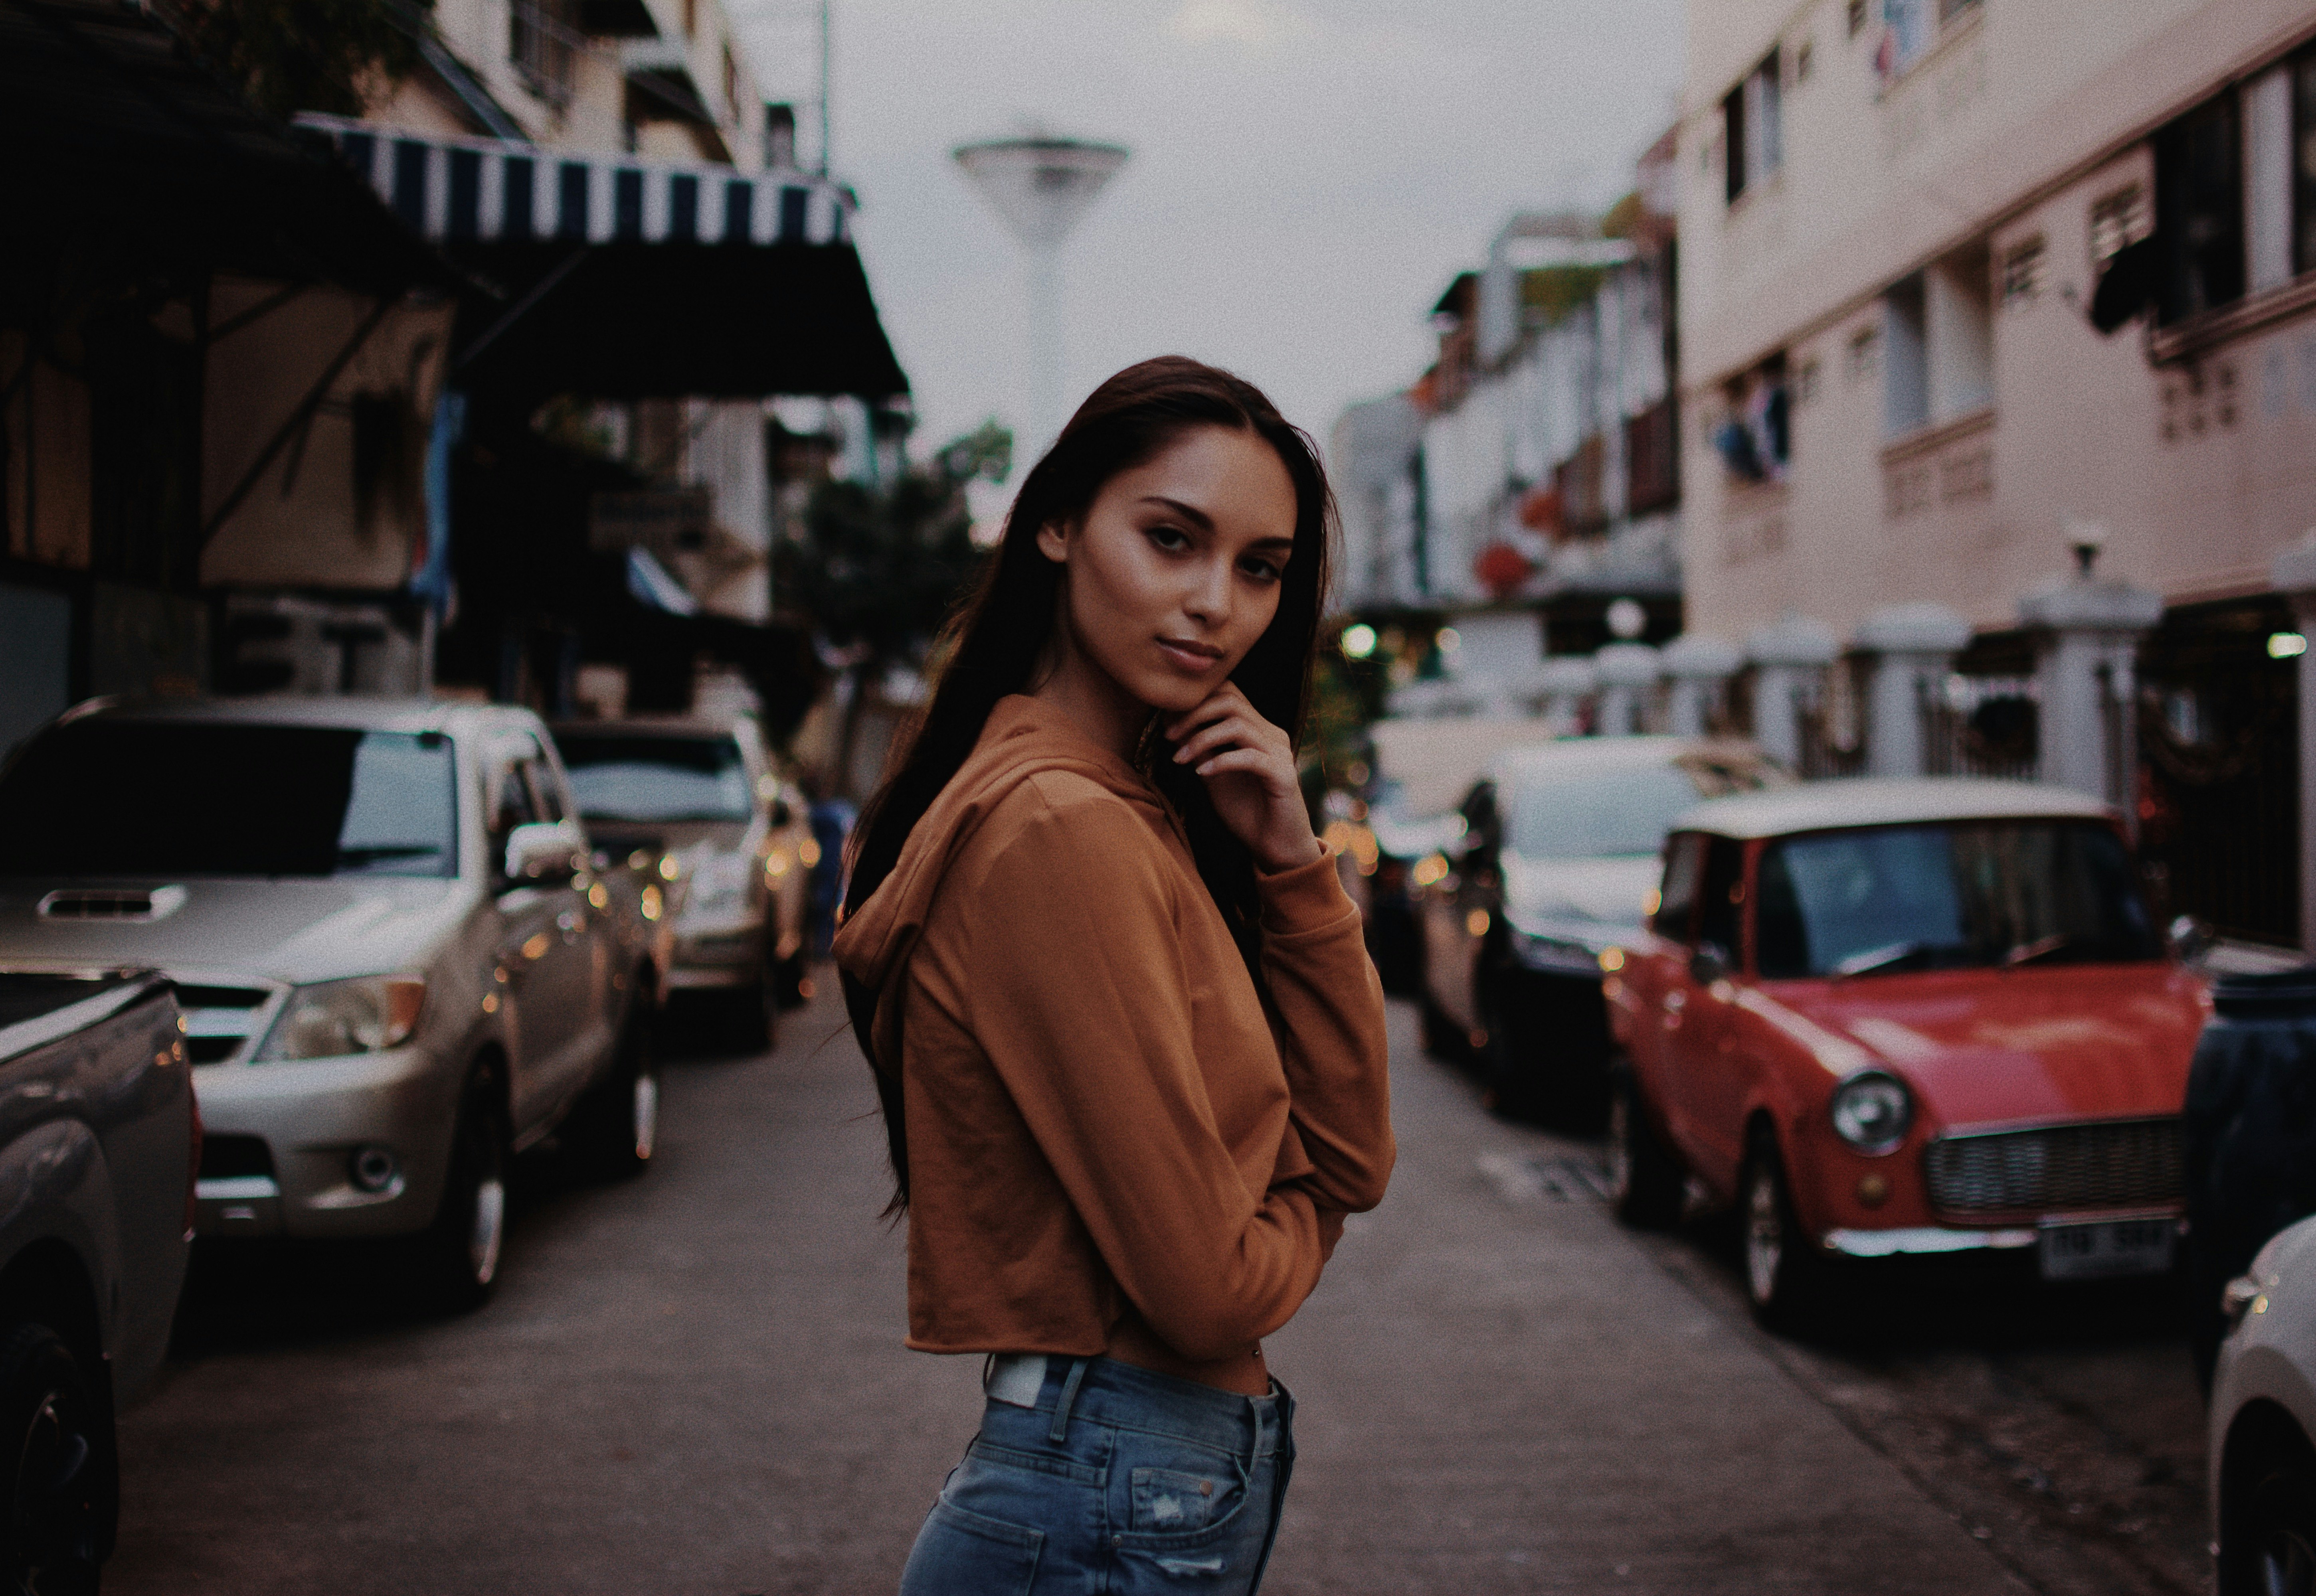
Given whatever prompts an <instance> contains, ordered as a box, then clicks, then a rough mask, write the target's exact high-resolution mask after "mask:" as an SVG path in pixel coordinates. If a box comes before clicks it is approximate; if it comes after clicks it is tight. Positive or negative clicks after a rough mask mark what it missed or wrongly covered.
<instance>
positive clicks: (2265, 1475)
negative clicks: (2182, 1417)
mask: <svg viewBox="0 0 2316 1596" xmlns="http://www.w3.org/2000/svg"><path fill="white" fill-rule="evenodd" d="M2222 1307H2223V1308H2224V1311H2225V1312H2226V1314H2227V1317H2228V1318H2229V1319H2230V1321H2231V1325H2232V1328H2231V1332H2230V1334H2229V1335H2228V1337H2227V1339H2226V1340H2225V1341H2223V1342H2222V1343H2220V1349H2219V1361H2218V1365H2217V1368H2216V1370H2215V1371H2214V1377H2213V1381H2212V1410H2211V1430H2210V1435H2211V1442H2210V1453H2209V1457H2210V1460H2211V1467H2210V1479H2211V1493H2212V1529H2213V1539H2214V1545H2215V1547H2217V1554H2218V1562H2219V1586H2220V1596H2311V1593H2312V1592H2316V1219H2303V1220H2301V1221H2300V1222H2299V1223H2298V1224H2295V1225H2294V1226H2292V1227H2291V1228H2288V1229H2285V1230H2283V1231H2281V1232H2279V1233H2278V1234H2277V1235H2276V1236H2275V1237H2272V1238H2270V1240H2269V1241H2268V1243H2267V1246H2264V1247H2262V1248H2261V1249H2260V1250H2259V1254H2258V1256H2257V1257H2256V1258H2254V1259H2253V1260H2252V1264H2251V1268H2250V1270H2249V1272H2247V1273H2245V1274H2244V1275H2242V1276H2240V1277H2239V1278H2238V1279H2236V1280H2233V1281H2230V1282H2229V1283H2228V1286H2227V1288H2226V1290H2225V1292H2224V1295H2223V1297H2222Z"/></svg>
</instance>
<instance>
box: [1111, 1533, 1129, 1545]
mask: <svg viewBox="0 0 2316 1596" xmlns="http://www.w3.org/2000/svg"><path fill="white" fill-rule="evenodd" d="M1109 1544H1110V1545H1112V1546H1114V1547H1122V1546H1124V1545H1125V1544H1126V1537H1124V1536H1123V1535H1113V1536H1111V1537H1110V1538H1109Z"/></svg>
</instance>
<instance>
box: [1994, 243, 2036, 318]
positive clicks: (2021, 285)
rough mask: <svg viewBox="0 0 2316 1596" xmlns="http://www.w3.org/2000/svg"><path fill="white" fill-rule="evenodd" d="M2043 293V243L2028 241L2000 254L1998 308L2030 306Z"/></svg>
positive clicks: (2014, 308) (2013, 308) (2012, 308)
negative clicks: (2000, 288)
mask: <svg viewBox="0 0 2316 1596" xmlns="http://www.w3.org/2000/svg"><path fill="white" fill-rule="evenodd" d="M2042 292H2043V241H2042V239H2041V238H2039V237H2036V238H2029V239H2027V241H2026V242H2025V243H2023V244H2012V245H2011V246H2010V247H2009V249H2007V250H2005V251H2003V253H2002V308H2003V309H2005V310H2016V309H2018V308H2020V307H2021V306H2027V305H2032V304H2033V303H2034V302H2035V299H2036V298H2037V297H2040V296H2041V294H2042Z"/></svg>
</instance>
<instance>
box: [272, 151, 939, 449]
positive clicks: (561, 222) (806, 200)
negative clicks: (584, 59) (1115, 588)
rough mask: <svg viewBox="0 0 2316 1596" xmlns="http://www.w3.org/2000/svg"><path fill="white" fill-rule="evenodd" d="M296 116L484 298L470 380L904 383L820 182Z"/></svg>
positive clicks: (878, 393)
mask: <svg viewBox="0 0 2316 1596" xmlns="http://www.w3.org/2000/svg"><path fill="white" fill-rule="evenodd" d="M298 124H299V126H300V128H301V129H303V130H304V132H305V135H306V137H309V138H315V139H326V140H327V141H328V142H329V143H330V144H331V145H333V146H334V147H335V148H336V150H337V151H338V153H339V154H340V155H341V156H342V157H343V159H344V161H345V162H346V163H347V164H350V165H351V166H352V168H353V170H354V172H355V173H356V174H357V175H358V176H360V177H361V179H362V180H363V181H365V182H368V183H369V184H370V187H371V188H373V189H374V190H376V191H377V192H378V194H379V198H380V199H383V200H384V201H385V202H386V205H387V208H388V209H389V210H391V211H393V212H394V213H395V215H396V216H397V217H400V218H401V219H402V220H403V221H404V222H405V223H406V224H407V225H408V226H409V227H410V228H411V229H412V230H413V231H414V232H415V233H417V234H419V235H421V236H423V238H425V239H426V240H427V241H428V242H429V243H431V244H432V245H433V246H434V247H435V248H436V249H437V250H439V251H440V252H441V254H442V255H443V256H445V257H447V258H448V259H449V260H450V261H451V262H455V263H456V264H458V265H459V267H461V268H463V269H465V270H467V271H468V272H469V273H471V274H472V275H473V277H474V279H476V281H477V283H478V284H480V285H482V286H483V287H484V288H486V289H487V290H488V291H489V293H490V294H491V296H492V300H491V302H490V303H489V304H488V305H487V306H485V305H482V304H479V303H477V304H470V305H468V306H464V307H463V308H462V309H461V312H460V320H459V336H458V352H457V354H456V356H455V358H454V360H453V369H452V376H451V380H452V382H453V384H454V385H455V386H458V387H459V388H460V389H461V390H462V391H466V392H469V393H475V394H478V395H490V394H496V395H502V396H504V397H507V398H509V399H510V400H512V401H520V402H522V403H530V402H533V401H535V400H537V399H539V398H540V397H543V396H545V395H551V394H585V395H593V396H595V397H597V398H604V399H621V398H645V397H651V396H665V397H673V396H681V395H690V396H698V397H715V396H726V397H743V396H752V395H766V394H851V395H860V396H861V397H864V398H883V397H888V396H891V395H898V394H904V393H906V392H907V391H908V386H909V383H908V378H907V377H906V376H905V375H904V374H903V372H902V370H901V368H900V366H899V364H898V362H896V361H895V359H894V358H893V350H892V345H891V343H890V341H887V340H886V336H885V331H884V328H883V326H882V325H881V324H880V323H879V321H878V319H877V306H876V301H875V299H874V297H873V296H872V295H871V294H870V292H869V280H868V278H867V276H866V274H865V273H864V272H863V271H862V270H861V268H860V256H859V254H858V253H856V252H855V250H854V248H853V245H852V239H851V214H852V209H853V200H852V197H851V194H850V193H849V192H847V191H845V190H844V189H843V188H842V187H841V186H840V185H838V184H836V183H833V182H829V181H828V180H827V179H826V178H823V177H815V176H813V175H811V174H809V173H802V172H797V171H793V170H789V171H778V170H775V171H763V172H743V171H740V170H739V169H737V168H735V167H731V166H716V165H709V164H679V163H674V162H665V161H638V160H636V159H634V158H632V157H630V156H627V155H600V154H589V153H586V152H575V151H566V150H558V149H543V148H541V147H539V146H537V145H530V144H516V143H512V142H507V141H503V140H499V139H491V138H441V137H422V136H419V135H414V134H410V133H406V132H404V131H402V130H400V129H392V128H384V127H380V126H379V125H377V124H375V123H370V122H360V121H353V120H348V119H346V118H343V117H330V116H320V115H307V116H301V117H300V118H298Z"/></svg>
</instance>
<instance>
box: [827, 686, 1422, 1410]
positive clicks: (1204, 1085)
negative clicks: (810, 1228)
mask: <svg viewBox="0 0 2316 1596" xmlns="http://www.w3.org/2000/svg"><path fill="white" fill-rule="evenodd" d="M1258 881H1259V888H1260V894H1261V903H1262V913H1261V930H1262V938H1261V941H1262V953H1261V961H1262V970H1263V974H1264V977H1265V980H1266V981H1267V983H1268V985H1269V1005H1268V1006H1266V1005H1265V1003H1264V1002H1263V1000H1262V998H1260V996H1259V995H1258V993H1257V991H1256V989H1255V985H1254V982H1253V981H1252V980H1251V979H1250V977H1249V976H1248V973H1247V969H1246V964H1245V962H1244V961H1243V959H1242V958H1241V957H1240V954H1239V952H1238V948H1237V945H1236V944H1234V942H1233V941H1232V939H1231V935H1230V932H1229V930H1228V929H1227V927H1225V924H1224V922H1223V918H1222V915H1221V913H1220V912H1219V911H1218V910H1217V909H1216V907H1215V903H1214V900H1213V899H1212V898H1211V897H1209V896H1208V895H1207V890H1206V888H1205V886H1204V885H1203V884H1202V883H1201V882H1200V881H1199V878H1198V870H1197V867H1196V865H1194V864H1193V862H1192V859H1191V856H1190V852H1189V845H1188V843H1187V842H1186V840H1185V839H1184V837H1183V835H1182V831H1181V829H1180V822H1179V820H1177V819H1176V817H1175V815H1174V813H1173V811H1172V810H1171V807H1170V806H1169V805H1168V804H1167V803H1166V802H1165V801H1164V800H1163V799H1162V797H1161V796H1160V795H1159V794H1158V792H1157V790H1156V789H1155V788H1154V786H1152V785H1151V784H1150V783H1149V782H1148V781H1147V780H1146V779H1145V777H1144V776H1142V775H1141V774H1140V773H1139V772H1137V771H1136V770H1135V769H1134V768H1133V767H1131V766H1130V765H1128V764H1127V762H1126V761H1125V760H1123V759H1120V758H1117V757H1116V756H1115V755H1113V754H1111V753H1109V751H1108V750H1106V749H1102V748H1100V746H1098V745H1097V744H1095V743H1094V742H1093V741H1091V740H1090V739H1088V738H1087V737H1086V736H1084V734H1083V733H1082V732H1079V731H1078V730H1077V729H1076V727H1075V726H1074V725H1073V723H1071V722H1070V721H1069V720H1068V719H1067V717H1066V716H1064V714H1062V712H1060V711H1059V710H1057V709H1055V708H1053V707H1051V706H1049V705H1045V704H1042V703H1040V702H1039V701H1038V700H1036V699H1033V698H1029V697H1026V696H1011V697H1008V698H1005V699H1003V700H1002V701H1000V703H999V704H998V705H997V707H996V709H995V710H994V711H993V713H992V714H991V715H990V718H989V723H988V725H987V726H986V728H985V729H984V732H983V734H982V737H981V740H980V742H979V743H978V745H977V746H976V747H975V750H974V752H973V754H972V755H971V757H970V758H968V759H967V760H966V763H965V765H964V766H963V767H961V768H960V769H959V770H958V774H957V775H956V776H955V777H953V778H952V779H951V780H950V782H949V785H948V786H947V787H945V788H944V789H943V790H942V792H941V794H940V797H939V798H938V799H937V800H935V802H934V803H933V804H932V806H931V808H930V809H929V810H928V811H926V812H925V814H924V816H923V818H922V819H921V820H919V821H918V822H917V824H916V826H915V828H914V829H913V830H912V831H911V833H910V835H909V838H908V841H907V843H906V845H905V846H904V847H903V849H902V853H901V857H900V860H899V863H898V864H897V865H896V866H895V869H894V871H893V873H892V874H891V875H890V876H889V877H887V878H886V880H885V881H884V882H882V883H881V884H880V885H879V886H878V887H877V890H876V891H875V892H874V893H872V894H871V895H870V896H869V900H868V901H867V902H866V903H864V904H862V905H861V906H860V909H859V910H858V911H857V912H856V913H854V914H853V915H852V916H851V918H848V919H847V920H846V922H845V924H844V927H843V929H842V931H841V932H840V933H839V935H838V936H837V938H836V947H835V952H836V957H837V960H838V962H839V963H840V964H841V965H842V968H843V969H844V970H845V971H846V972H847V973H848V974H850V975H851V976H852V977H853V978H854V979H856V980H859V981H860V982H861V983H862V984H863V985H864V986H866V987H867V988H868V989H870V990H871V991H873V992H875V993H876V994H877V1006H876V1011H875V1020H874V1023H873V1026H872V1031H871V1035H872V1037H873V1038H874V1040H875V1042H876V1047H877V1056H878V1058H880V1059H884V1060H890V1059H892V1058H893V1057H894V1056H895V1053H894V1050H895V1048H897V1049H898V1050H899V1056H900V1059H901V1075H902V1086H903V1091H904V1101H905V1106H906V1111H907V1138H908V1154H909V1175H910V1193H911V1194H910V1210H909V1231H908V1256H909V1265H908V1280H909V1335H908V1344H909V1345H910V1346H912V1347H915V1348H917V1349H919V1350H921V1351H924V1352H1057V1353H1064V1354H1068V1355H1074V1356H1091V1355H1094V1354H1097V1353H1109V1354H1110V1355H1113V1356H1118V1357H1121V1358H1124V1359H1126V1360H1127V1361H1132V1362H1136V1363H1139V1364H1142V1365H1144V1366H1145V1367H1155V1368H1160V1369H1162V1370H1166V1371H1168V1372H1173V1373H1178V1374H1182V1375H1185V1376H1188V1377H1189V1378H1193V1379H1205V1380H1207V1382H1208V1383H1212V1384H1217V1385H1228V1386H1237V1387H1245V1386H1246V1385H1247V1384H1248V1383H1249V1380H1250V1376H1251V1375H1253V1374H1258V1373H1259V1372H1260V1369H1261V1352H1260V1346H1259V1344H1258V1343H1259V1342H1260V1338H1261V1337H1262V1336H1264V1335H1267V1334H1269V1333H1270V1332H1272V1331H1273V1330H1275V1329H1277V1328H1278V1326H1281V1325H1283V1324H1285V1323H1286V1322H1287V1319H1288V1317H1291V1316H1292V1315H1293V1314H1294V1312H1295V1310H1296V1308H1299V1307H1300V1306H1301V1305H1302V1302H1303V1299H1305V1297H1307V1296H1308V1295H1309V1294H1310V1292H1311V1290H1312V1288H1313V1287H1314V1285H1316V1284H1317V1282H1318V1279H1319V1271H1320V1267H1321V1265H1322V1264H1323V1263H1324V1262H1325V1261H1326V1258H1327V1256H1328V1255H1329V1253H1330V1252H1331V1251H1332V1249H1333V1247H1334V1245H1335V1242H1336V1240H1337V1239H1338V1238H1339V1237H1341V1234H1342V1222H1343V1216H1344V1215H1346V1214H1350V1213H1357V1212H1359V1211H1361V1210H1366V1209H1369V1208H1372V1207H1374V1206H1375V1205H1376V1203H1377V1202H1378V1201H1381V1200H1382V1197H1383V1191H1384V1183H1385V1179H1386V1178H1387V1177H1388V1176H1389V1175H1390V1173H1391V1166H1392V1160H1393V1156H1394V1148H1393V1143H1392V1133H1391V1119H1390V1104H1389V1088H1388V1084H1387V1081H1386V1079H1385V1046H1384V1015H1383V994H1382V990H1381V988H1380V987H1379V985H1378V984H1377V982H1376V974H1375V969H1374V966H1373V965H1372V964H1371V963H1370V962H1368V960H1367V952H1366V949H1365V947H1364V946H1363V944H1362V941H1361V937H1360V930H1359V917H1358V910H1357V909H1356V908H1354V907H1353V905H1352V903H1351V901H1350V899H1349V898H1348V897H1347V896H1346V895H1345V893H1344V891H1343V888H1342V884H1341V881H1340V880H1339V878H1338V877H1337V875H1336V864H1335V859H1334V856H1333V855H1332V853H1326V854H1325V855H1324V856H1323V857H1322V858H1320V859H1319V860H1317V861H1315V862H1314V863H1312V864H1310V865H1301V866H1298V867H1296V868H1294V869H1291V870H1287V871H1283V872H1281V873H1278V874H1275V875H1263V876H1260V877H1259V878H1258ZM1252 1389H1255V1390H1260V1389H1261V1385H1260V1383H1259V1381H1258V1382H1255V1383H1252Z"/></svg>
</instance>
